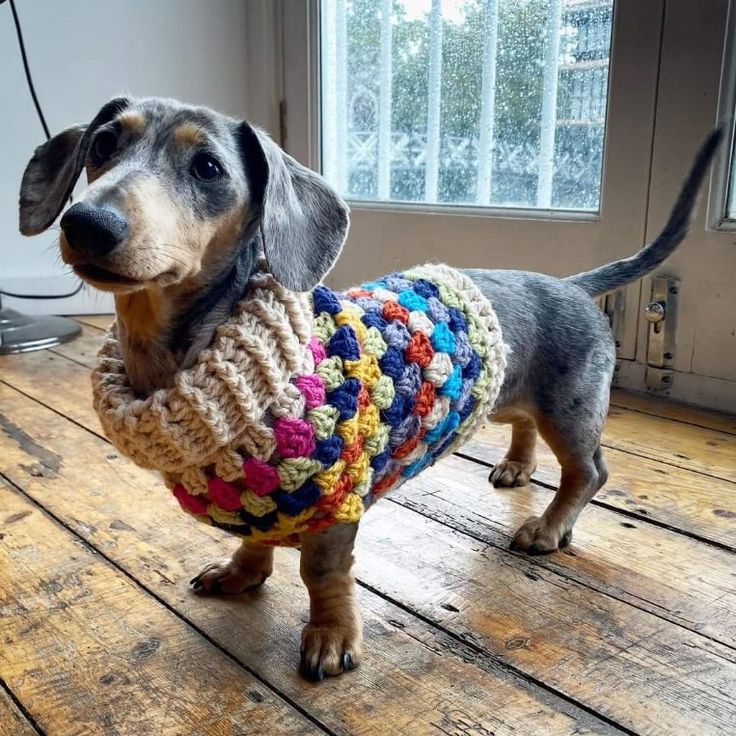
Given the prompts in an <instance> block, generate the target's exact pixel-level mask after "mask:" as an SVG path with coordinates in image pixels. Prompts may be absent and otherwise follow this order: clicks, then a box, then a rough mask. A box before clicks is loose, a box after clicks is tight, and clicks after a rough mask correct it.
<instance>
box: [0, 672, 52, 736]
mask: <svg viewBox="0 0 736 736" xmlns="http://www.w3.org/2000/svg"><path fill="white" fill-rule="evenodd" d="M0 689H2V690H3V691H4V692H5V694H6V695H7V696H8V698H10V700H11V701H12V703H13V705H15V707H16V708H17V709H18V711H19V712H20V714H21V715H22V716H23V718H25V719H26V721H28V725H29V726H30V727H31V728H32V729H33V730H34V731H35V732H36V733H37V734H38V736H46V732H45V731H44V730H43V729H42V728H41V726H40V725H39V724H38V722H37V721H36V719H35V718H34V717H33V715H32V714H31V713H30V711H29V710H28V709H27V708H26V707H25V705H24V704H23V702H22V701H21V700H20V699H19V698H18V697H17V696H16V694H15V693H14V692H13V691H12V689H11V688H10V686H9V685H8V683H7V682H6V681H5V678H4V677H3V676H2V675H0Z"/></svg>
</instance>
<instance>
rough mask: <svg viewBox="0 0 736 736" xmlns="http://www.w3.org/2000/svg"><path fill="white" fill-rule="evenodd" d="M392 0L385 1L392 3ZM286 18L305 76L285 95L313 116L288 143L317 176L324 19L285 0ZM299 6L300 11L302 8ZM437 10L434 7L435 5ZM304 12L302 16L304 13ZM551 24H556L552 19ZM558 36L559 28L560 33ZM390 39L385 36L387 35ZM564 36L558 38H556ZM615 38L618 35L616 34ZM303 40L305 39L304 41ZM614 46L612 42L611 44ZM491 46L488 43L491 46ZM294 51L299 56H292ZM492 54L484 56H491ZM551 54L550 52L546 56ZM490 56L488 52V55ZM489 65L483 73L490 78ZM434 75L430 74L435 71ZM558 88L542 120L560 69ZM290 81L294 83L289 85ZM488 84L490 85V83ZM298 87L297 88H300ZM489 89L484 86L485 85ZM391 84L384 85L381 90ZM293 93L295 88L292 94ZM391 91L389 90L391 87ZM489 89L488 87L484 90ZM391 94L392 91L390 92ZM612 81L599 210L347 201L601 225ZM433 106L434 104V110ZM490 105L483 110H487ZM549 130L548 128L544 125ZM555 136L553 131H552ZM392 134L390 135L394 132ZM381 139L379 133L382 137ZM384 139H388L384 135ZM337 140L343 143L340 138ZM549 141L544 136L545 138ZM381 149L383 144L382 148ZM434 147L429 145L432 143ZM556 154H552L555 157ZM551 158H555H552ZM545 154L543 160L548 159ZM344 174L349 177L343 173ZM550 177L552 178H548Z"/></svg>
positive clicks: (311, 2) (557, 4)
mask: <svg viewBox="0 0 736 736" xmlns="http://www.w3.org/2000/svg"><path fill="white" fill-rule="evenodd" d="M390 1H391V0H384V2H386V3H389V2H390ZM486 1H487V2H488V3H489V4H493V5H497V3H498V0H486ZM620 1H621V0H614V7H613V23H614V24H615V22H616V12H617V11H616V8H617V6H618V4H619V2H620ZM433 3H434V4H435V5H437V6H438V5H439V3H438V2H437V0H433ZM283 5H284V12H285V16H284V17H285V18H286V19H287V23H286V24H285V26H284V36H283V39H282V45H283V53H284V61H283V66H284V68H285V69H288V70H291V69H292V68H293V66H294V65H297V66H298V67H300V68H301V69H302V70H303V71H300V72H297V73H296V75H292V74H291V71H289V74H287V75H285V77H284V96H285V99H286V100H291V101H292V102H291V104H290V107H292V106H294V103H293V100H296V101H297V105H296V106H298V107H300V108H301V109H302V110H304V109H307V110H309V112H310V115H309V123H308V129H307V130H305V131H303V132H300V133H297V132H292V131H289V132H288V133H287V140H286V141H285V144H286V147H287V149H288V150H289V151H290V152H291V153H292V154H293V155H296V157H297V158H299V157H300V156H301V158H300V160H301V161H302V162H303V163H306V164H307V165H308V166H309V167H310V168H312V169H314V170H315V171H323V158H322V134H321V126H322V106H321V93H322V75H321V54H320V53H319V49H320V43H321V29H322V24H321V18H320V6H321V2H320V0H283ZM297 6H299V7H297ZM553 6H554V9H553V10H551V11H550V18H552V16H553V15H554V13H555V12H556V11H559V10H560V9H561V6H562V0H553ZM433 7H434V6H433ZM300 11H301V12H300ZM550 22H551V20H550ZM557 30H558V31H559V28H558V29H557ZM384 35H385V34H384ZM556 35H557V36H559V33H557V34H556ZM612 35H613V33H612ZM300 36H301V38H302V40H300V38H299V37H300ZM304 39H306V48H307V51H308V54H309V62H308V63H307V64H306V65H305V64H304V49H305V43H304ZM313 44H314V45H315V48H316V51H314V52H312V45H313ZM611 44H612V45H613V39H612V41H611ZM489 45H490V44H487V46H489ZM292 50H293V51H294V52H295V53H292ZM490 50H492V49H486V50H485V51H486V52H488V53H490ZM547 53H549V52H547ZM485 55H487V53H485ZM485 66H486V65H485V64H484V74H485V73H486V71H487V70H486V69H485ZM430 71H431V70H430ZM555 72H556V73H555V75H554V83H553V82H552V76H553V75H552V74H551V73H547V74H546V77H547V78H546V79H545V84H544V101H543V108H544V109H543V117H544V115H545V110H546V115H547V116H549V115H553V116H555V115H556V101H557V96H556V93H555V94H551V93H550V88H551V87H554V88H555V89H556V87H557V82H558V81H559V69H558V68H557V67H555ZM290 76H294V77H295V79H294V80H292V83H291V84H290V83H289V78H290ZM486 81H487V80H486ZM295 82H296V83H295ZM299 84H302V85H304V86H303V87H302V89H301V90H300V89H298V85H299ZM484 85H485V82H484ZM384 87H386V85H382V89H383V88H384ZM289 88H291V89H289ZM386 88H387V89H389V88H388V87H386ZM484 88H485V86H484ZM389 91H390V89H389ZM610 94H611V79H610V73H609V77H608V85H607V89H606V126H605V129H604V133H603V135H604V140H603V157H602V161H601V179H600V185H599V186H600V189H599V205H598V210H597V211H590V210H576V209H562V208H552V207H510V206H498V205H474V204H459V205H457V204H451V203H445V202H443V203H427V202H401V201H395V200H385V201H382V200H365V199H353V198H350V197H346V200H347V201H348V203H349V204H350V206H351V207H352V208H354V209H355V208H357V209H361V210H380V211H386V212H408V213H416V214H437V213H438V212H439V213H443V214H448V215H461V216H462V215H466V216H472V217H489V218H499V217H500V218H506V219H521V220H530V219H531V220H559V221H562V222H597V221H598V220H599V219H600V215H601V209H602V206H603V201H604V196H605V191H604V188H605V186H606V177H605V170H606V155H607V151H608V145H607V144H608V141H607V136H608V111H609V109H610ZM429 106H430V107H431V104H430V105H429ZM485 107H487V105H484V108H485ZM480 128H481V135H482V136H484V137H487V136H488V130H486V129H487V128H488V125H483V121H481V126H480ZM543 128H544V126H543ZM547 128H549V129H550V130H551V131H552V133H554V126H547ZM389 134H390V131H389ZM379 136H380V133H379ZM384 137H385V136H384ZM337 138H338V139H339V133H338V136H337ZM543 138H544V136H543ZM547 139H548V140H546V142H545V141H544V140H542V141H540V146H541V147H546V148H548V149H550V147H551V149H550V150H551V151H552V152H553V151H554V135H552V136H549V135H548V136H547ZM379 145H380V143H379ZM428 145H429V143H428ZM552 155H553V153H552ZM546 159H549V160H550V162H551V159H550V156H549V155H548V156H547V157H546ZM546 159H545V157H544V156H542V155H541V154H540V160H541V161H542V162H543V161H544V160H546ZM543 168H544V167H543V166H542V165H540V186H543V183H542V179H543V178H544V177H543V173H544V172H543ZM547 168H549V173H551V174H553V173H554V171H553V166H552V165H551V164H550V166H549V167H547ZM341 173H342V174H344V173H345V172H341ZM549 178H550V177H549V176H547V177H546V179H549Z"/></svg>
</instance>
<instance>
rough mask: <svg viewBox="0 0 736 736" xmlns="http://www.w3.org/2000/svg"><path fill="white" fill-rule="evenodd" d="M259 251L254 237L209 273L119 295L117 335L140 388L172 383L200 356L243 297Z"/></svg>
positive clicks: (147, 389) (133, 381)
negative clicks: (175, 282)
mask: <svg viewBox="0 0 736 736" xmlns="http://www.w3.org/2000/svg"><path fill="white" fill-rule="evenodd" d="M258 252H259V250H258V244H257V243H256V241H255V240H254V241H251V242H250V243H249V244H248V245H247V246H245V247H243V248H242V249H241V250H240V252H239V253H238V255H237V257H235V258H234V259H229V260H228V261H227V262H226V263H224V264H222V265H220V266H219V267H216V268H214V269H211V272H210V273H203V274H200V275H199V276H198V277H195V278H193V279H190V280H188V281H185V282H183V283H182V284H177V285H176V286H173V287H167V288H153V287H151V288H146V289H142V290H140V291H136V292H133V293H131V294H121V295H118V296H116V297H115V311H116V313H117V329H118V340H119V342H120V346H121V348H122V352H123V360H124V362H125V369H126V371H127V374H128V377H129V380H130V383H131V385H132V387H133V388H134V390H135V391H136V392H137V393H138V394H140V395H142V396H145V395H148V394H150V393H151V392H152V391H155V390H156V389H158V388H170V387H171V386H172V385H173V382H174V376H175V374H176V372H177V371H178V370H180V369H182V368H188V367H190V366H191V365H192V364H193V363H194V362H195V360H196V359H197V356H198V355H199V353H200V352H201V351H202V350H203V349H204V348H206V347H207V345H209V343H210V341H211V340H212V336H213V334H214V332H215V330H216V329H217V327H218V325H220V324H222V323H223V322H224V321H225V320H227V318H228V317H229V316H230V314H232V311H233V309H234V308H235V305H236V304H237V302H238V301H240V300H241V299H242V298H243V296H244V294H245V292H246V289H247V285H248V279H249V278H250V276H251V274H252V273H253V271H254V270H255V267H256V260H257V255H258ZM213 272H214V273H213Z"/></svg>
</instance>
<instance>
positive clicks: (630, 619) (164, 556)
mask: <svg viewBox="0 0 736 736" xmlns="http://www.w3.org/2000/svg"><path fill="white" fill-rule="evenodd" d="M12 393H13V392H12V391H11V390H9V389H2V390H0V399H1V400H2V402H3V406H4V407H5V409H4V411H5V414H6V418H9V420H10V421H11V422H12V423H13V424H14V425H15V426H16V427H18V428H19V429H20V430H22V432H23V433H24V435H28V436H30V437H32V439H33V442H35V443H36V444H42V445H43V447H44V449H45V451H46V452H52V453H54V455H57V456H60V457H67V456H72V455H74V454H75V453H76V454H77V455H79V456H83V457H85V458H86V459H87V464H86V466H85V467H84V468H80V467H79V466H78V465H77V464H74V463H68V464H66V465H64V467H63V469H61V470H63V472H60V471H56V472H55V473H54V474H53V477H51V475H48V474H47V475H48V477H44V473H43V470H42V468H36V471H37V472H36V473H35V474H34V473H33V472H27V471H25V472H24V471H23V469H22V468H21V469H19V467H20V466H22V465H24V463H23V462H20V461H19V458H18V456H17V454H16V453H17V452H18V451H19V450H21V449H22V448H20V446H16V448H13V447H12V446H11V447H10V448H9V452H8V457H7V460H3V461H2V466H0V469H1V470H2V472H4V473H7V474H13V476H14V480H15V478H17V480H16V481H15V482H18V483H19V485H22V486H23V487H24V488H26V489H27V490H28V492H29V493H32V494H33V495H34V497H38V498H44V499H46V500H45V503H47V504H48V505H49V506H52V507H53V509H54V513H63V514H65V515H66V517H67V518H68V519H69V524H70V525H71V526H72V527H73V528H75V529H77V530H79V531H80V533H84V534H87V533H89V534H90V535H94V534H100V533H104V534H105V535H107V534H110V533H111V531H115V530H110V531H108V527H110V526H111V525H112V524H113V523H114V522H118V523H116V526H123V527H125V526H128V527H131V528H132V529H133V531H132V532H131V533H130V534H129V535H127V538H128V540H129V541H128V543H127V544H118V543H115V542H113V544H111V545H109V548H108V546H106V545H105V543H104V542H103V541H101V540H98V541H96V544H97V545H98V546H100V548H101V549H102V550H104V551H105V553H106V554H109V555H110V556H111V558H114V559H115V560H116V561H118V562H120V561H121V559H122V558H123V557H124V558H125V559H126V564H131V565H132V564H133V563H132V561H131V562H130V563H128V562H127V561H128V559H129V557H130V556H131V554H132V555H133V559H136V558H137V555H136V554H135V551H138V554H140V552H139V550H140V545H141V539H145V538H146V537H149V538H151V539H152V540H154V543H153V546H152V548H150V550H147V551H146V553H145V556H143V559H145V560H146V562H147V563H148V564H149V565H150V564H156V566H157V567H158V569H159V570H160V571H161V572H162V574H163V575H165V576H166V577H167V578H169V580H172V581H174V582H175V583H176V582H178V574H177V575H176V576H172V571H171V570H170V569H167V568H168V567H170V563H169V560H172V559H177V558H176V557H174V554H173V553H174V550H173V549H171V548H169V547H168V544H167V543H166V542H165V541H164V538H165V535H168V533H169V531H170V530H172V529H177V528H178V525H179V524H182V525H184V526H183V527H182V531H181V532H179V533H178V534H176V533H175V534H174V540H172V544H174V543H178V544H180V545H181V546H180V547H179V548H178V549H177V552H179V554H182V553H184V552H186V551H189V553H190V554H191V549H190V547H191V545H192V544H193V540H194V539H196V538H197V537H198V536H199V535H201V534H206V535H210V534H215V532H213V531H212V530H210V529H207V528H205V527H201V526H198V525H195V524H192V522H191V521H190V520H188V519H187V518H186V517H184V516H183V515H181V514H180V513H179V512H177V511H176V510H175V509H174V505H173V502H171V501H170V499H169V498H168V497H166V496H165V494H164V495H155V492H152V491H151V489H150V484H151V478H150V476H149V474H147V473H141V472H140V471H138V470H137V469H136V468H134V467H133V466H132V465H131V464H130V463H128V462H127V461H123V460H121V459H120V458H117V456H116V455H115V454H114V453H112V454H110V448H109V446H107V445H105V444H104V443H102V442H101V441H100V440H99V439H97V438H95V437H94V436H92V435H89V434H87V433H85V432H83V431H82V430H80V429H78V428H76V427H74V426H73V425H70V424H69V423H68V422H65V421H64V420H63V419H62V418H61V417H58V416H57V415H54V414H52V413H51V412H45V411H44V410H42V409H41V408H39V407H37V406H35V405H33V402H31V401H29V400H28V399H26V398H24V397H22V396H19V395H17V394H16V396H15V397H13V396H12ZM110 458H112V459H110ZM89 468H94V477H93V478H91V479H90V478H88V477H87V476H86V473H87V472H88V469H89ZM32 469H33V468H32ZM39 471H40V472H39ZM81 488H88V489H89V490H88V491H87V493H80V489H81ZM118 488H124V489H125V490H124V494H121V493H117V492H116V489H118ZM52 489H53V490H52ZM90 494H95V495H90ZM100 496H101V498H99V497H100ZM57 507H58V509H59V511H58V512H57ZM146 507H147V508H148V512H147V513H146V514H141V513H140V510H139V509H141V508H146ZM100 515H101V516H102V519H100ZM110 518H112V519H113V522H108V523H107V525H106V524H105V522H106V520H108V519H110ZM163 519H166V521H165V522H163ZM119 522H122V524H120V523H119ZM98 525H99V526H98ZM92 527H94V529H91V531H89V532H87V531H85V529H86V528H92ZM101 527H102V528H101ZM365 527H366V529H365V530H364V531H363V533H362V534H361V535H360V536H359V543H358V547H359V552H358V572H359V578H360V579H361V580H362V581H363V582H364V583H365V584H367V585H369V586H370V588H371V589H374V590H377V591H379V592H381V593H382V594H384V595H386V596H388V597H390V598H391V599H393V600H396V601H397V602H398V603H399V604H400V605H401V606H402V607H405V608H406V609H407V610H408V611H409V612H411V611H416V612H417V613H418V614H419V615H420V616H421V617H423V618H425V619H427V620H429V621H432V622H434V623H436V624H437V625H439V626H441V627H443V628H446V629H447V630H448V632H450V633H452V634H453V636H455V637H457V638H458V639H460V640H462V641H465V642H466V643H467V644H468V645H469V646H471V647H475V648H477V650H478V651H479V652H480V653H482V654H484V655H490V656H491V657H494V658H497V659H498V660H500V661H501V662H503V663H505V664H507V665H508V666H511V667H513V668H514V669H516V670H518V671H519V672H521V673H522V674H523V675H525V676H527V677H530V678H532V679H533V680H534V681H536V682H544V683H545V684H546V685H547V686H548V687H552V688H554V689H556V690H559V691H560V692H561V693H563V694H564V695H565V696H566V697H568V698H570V699H572V700H574V701H576V702H580V703H584V704H585V705H586V707H590V708H593V709H594V710H595V711H597V712H600V713H601V714H602V715H603V716H604V717H606V718H607V719H610V720H612V721H614V722H615V723H618V724H620V725H623V726H624V727H626V728H631V729H632V730H643V731H647V730H649V729H651V728H653V727H654V725H656V723H657V722H661V721H662V719H666V721H667V722H668V723H672V724H673V725H674V726H676V727H677V728H684V725H685V723H686V722H687V720H688V719H689V718H690V715H689V714H690V712H691V711H692V710H693V709H694V710H695V711H697V712H698V713H699V719H700V723H701V726H702V729H701V733H718V732H719V729H721V728H722V727H723V724H724V723H725V722H727V720H728V719H729V718H731V717H732V716H733V713H732V712H731V710H732V708H733V705H732V704H731V703H730V702H729V701H728V700H727V699H726V698H725V697H724V696H723V695H722V693H724V692H728V689H729V688H730V687H732V686H733V684H734V682H736V666H734V664H733V663H732V662H730V660H729V658H730V657H731V656H732V655H733V652H732V651H731V650H729V649H728V648H726V647H723V646H722V645H720V644H717V643H715V642H711V641H710V640H708V639H707V638H705V637H702V636H699V635H698V634H695V633H693V632H690V631H687V630H686V629H683V628H681V627H679V626H676V625H674V624H672V623H669V622H667V621H665V620H663V619H661V618H658V617H657V616H654V615H651V614H649V613H646V612H643V611H641V610H638V609H636V608H634V607H632V606H630V605H627V604H625V603H622V602H620V601H617V600H614V599H612V598H610V597H608V596H606V595H602V594H601V593H598V592H597V591H593V590H590V589H589V588H587V587H585V586H581V585H579V584H577V583H575V582H574V581H570V580H567V579H565V578H564V577H560V576H559V575H557V574H555V573H553V572H551V571H549V570H545V569H543V568H541V567H540V566H539V565H537V564H535V563H533V562H530V561H527V560H525V559H523V558H521V557H518V556H516V555H511V554H509V553H508V552H506V551H505V550H500V549H497V548H494V547H488V548H486V546H485V545H484V544H482V543H479V542H477V541H476V540H473V539H471V538H469V537H467V536H465V535H463V534H459V533H457V532H455V531H453V530H451V529H448V528H447V527H445V526H443V525H440V524H437V523H435V522H433V521H431V520H429V519H427V518H425V517H423V516H422V515H419V514H416V513H414V512H411V511H409V510H407V509H404V508H401V507H400V506H398V505H396V504H392V503H390V502H389V503H384V504H378V505H377V508H376V509H375V510H372V511H371V513H370V514H368V516H367V517H366V522H365ZM115 535H116V536H117V535H118V532H115ZM195 535H197V536H196V537H195ZM157 536H158V537H159V538H160V540H159V543H160V547H161V549H160V550H159V551H158V552H156V551H155V549H156V547H155V541H156V538H157ZM196 547H197V548H201V547H202V545H200V544H197V545H196ZM164 550H165V553H164ZM152 560H155V563H152ZM164 560H166V562H165V563H164ZM164 564H165V565H166V566H167V568H165V567H161V565H164ZM137 565H138V566H137V567H136V568H135V569H132V570H131V574H133V575H135V576H136V577H139V576H140V575H143V574H144V572H143V571H142V570H140V560H139V561H138V563H137ZM144 568H145V566H144ZM189 569H191V568H189ZM170 584H171V583H169V584H166V583H161V582H159V583H158V585H159V587H160V588H161V589H162V590H170V588H169V585H170ZM499 591H500V595H498V594H497V593H498V592H499ZM176 592H177V595H178V596H179V598H180V600H179V601H178V602H177V603H176V604H175V605H176V606H177V607H178V606H179V605H182V606H185V605H188V604H190V603H191V597H187V596H186V593H185V592H184V591H182V590H181V589H177V591H176ZM221 605H224V606H227V605H228V602H222V601H216V602H212V603H210V604H208V610H212V607H215V608H217V607H219V606H221ZM229 607H230V608H232V605H231V604H230V606H229ZM197 610H198V609H197ZM276 610H277V611H278V610H279V608H277V609H276ZM191 615H192V614H191V613H189V612H187V616H188V617H191ZM275 615H276V614H275V613H274V616H275ZM268 620H272V618H269V619H268ZM225 626H226V628H228V629H230V628H231V627H232V621H228V622H227V623H226V624H225ZM208 630H209V629H208ZM282 633H283V632H282ZM292 636H293V634H292ZM284 640H285V641H286V640H288V638H287V637H284ZM527 640H528V641H527ZM369 644H372V645H373V646H375V642H369ZM287 651H288V650H287ZM653 651H655V652H656V651H662V652H669V653H670V656H669V657H667V658H664V660H663V661H661V662H660V661H659V660H657V659H656V658H654V659H653V658H652V652H653ZM277 656H278V654H277ZM281 656H283V654H281ZM724 662H725V663H727V664H726V665H724ZM288 664H289V663H288V662H284V661H283V660H279V662H278V666H277V667H276V668H275V670H274V671H273V673H272V674H271V673H269V675H268V676H267V678H266V679H268V681H269V682H274V681H275V678H276V677H278V676H279V672H280V671H281V670H283V669H285V668H287V667H288ZM291 665H292V667H293V662H292V663H291ZM366 671H367V670H364V671H363V673H365V672H366ZM359 672H360V671H359ZM374 674H375V673H374ZM359 676H365V674H360V675H359ZM272 678H274V679H272ZM601 682H606V683H611V685H612V687H613V691H614V693H615V697H613V696H612V695H611V692H609V691H608V690H602V689H601V688H600V686H599V683H601ZM593 683H595V685H593ZM279 687H280V689H281V690H282V691H285V690H284V687H283V686H281V685H280V686H279ZM686 692H687V693H688V695H687V697H685V693H686ZM292 698H293V696H292ZM320 702H322V701H320ZM645 703H646V707H644V704H645ZM310 712H312V711H311V710H310ZM319 718H320V720H321V721H322V722H324V721H323V720H322V719H323V716H322V714H320V715H319Z"/></svg>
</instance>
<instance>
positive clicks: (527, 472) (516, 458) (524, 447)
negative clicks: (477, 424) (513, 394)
mask: <svg viewBox="0 0 736 736" xmlns="http://www.w3.org/2000/svg"><path fill="white" fill-rule="evenodd" d="M491 419H492V421H494V422H498V423H500V424H510V425H511V446H510V447H509V450H508V452H507V453H506V456H505V457H504V458H503V460H500V461H499V462H497V463H496V465H495V466H494V468H493V470H492V471H491V474H490V476H489V477H488V480H489V481H490V482H491V483H493V485H494V487H496V488H513V487H514V486H525V485H527V484H528V483H529V479H530V478H531V475H532V473H533V472H534V471H535V470H536V469H537V460H536V455H535V448H536V445H537V427H536V424H535V423H534V419H532V417H531V416H530V415H529V414H527V413H526V412H525V411H521V410H508V411H506V412H502V413H499V415H498V416H492V417H491Z"/></svg>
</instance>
